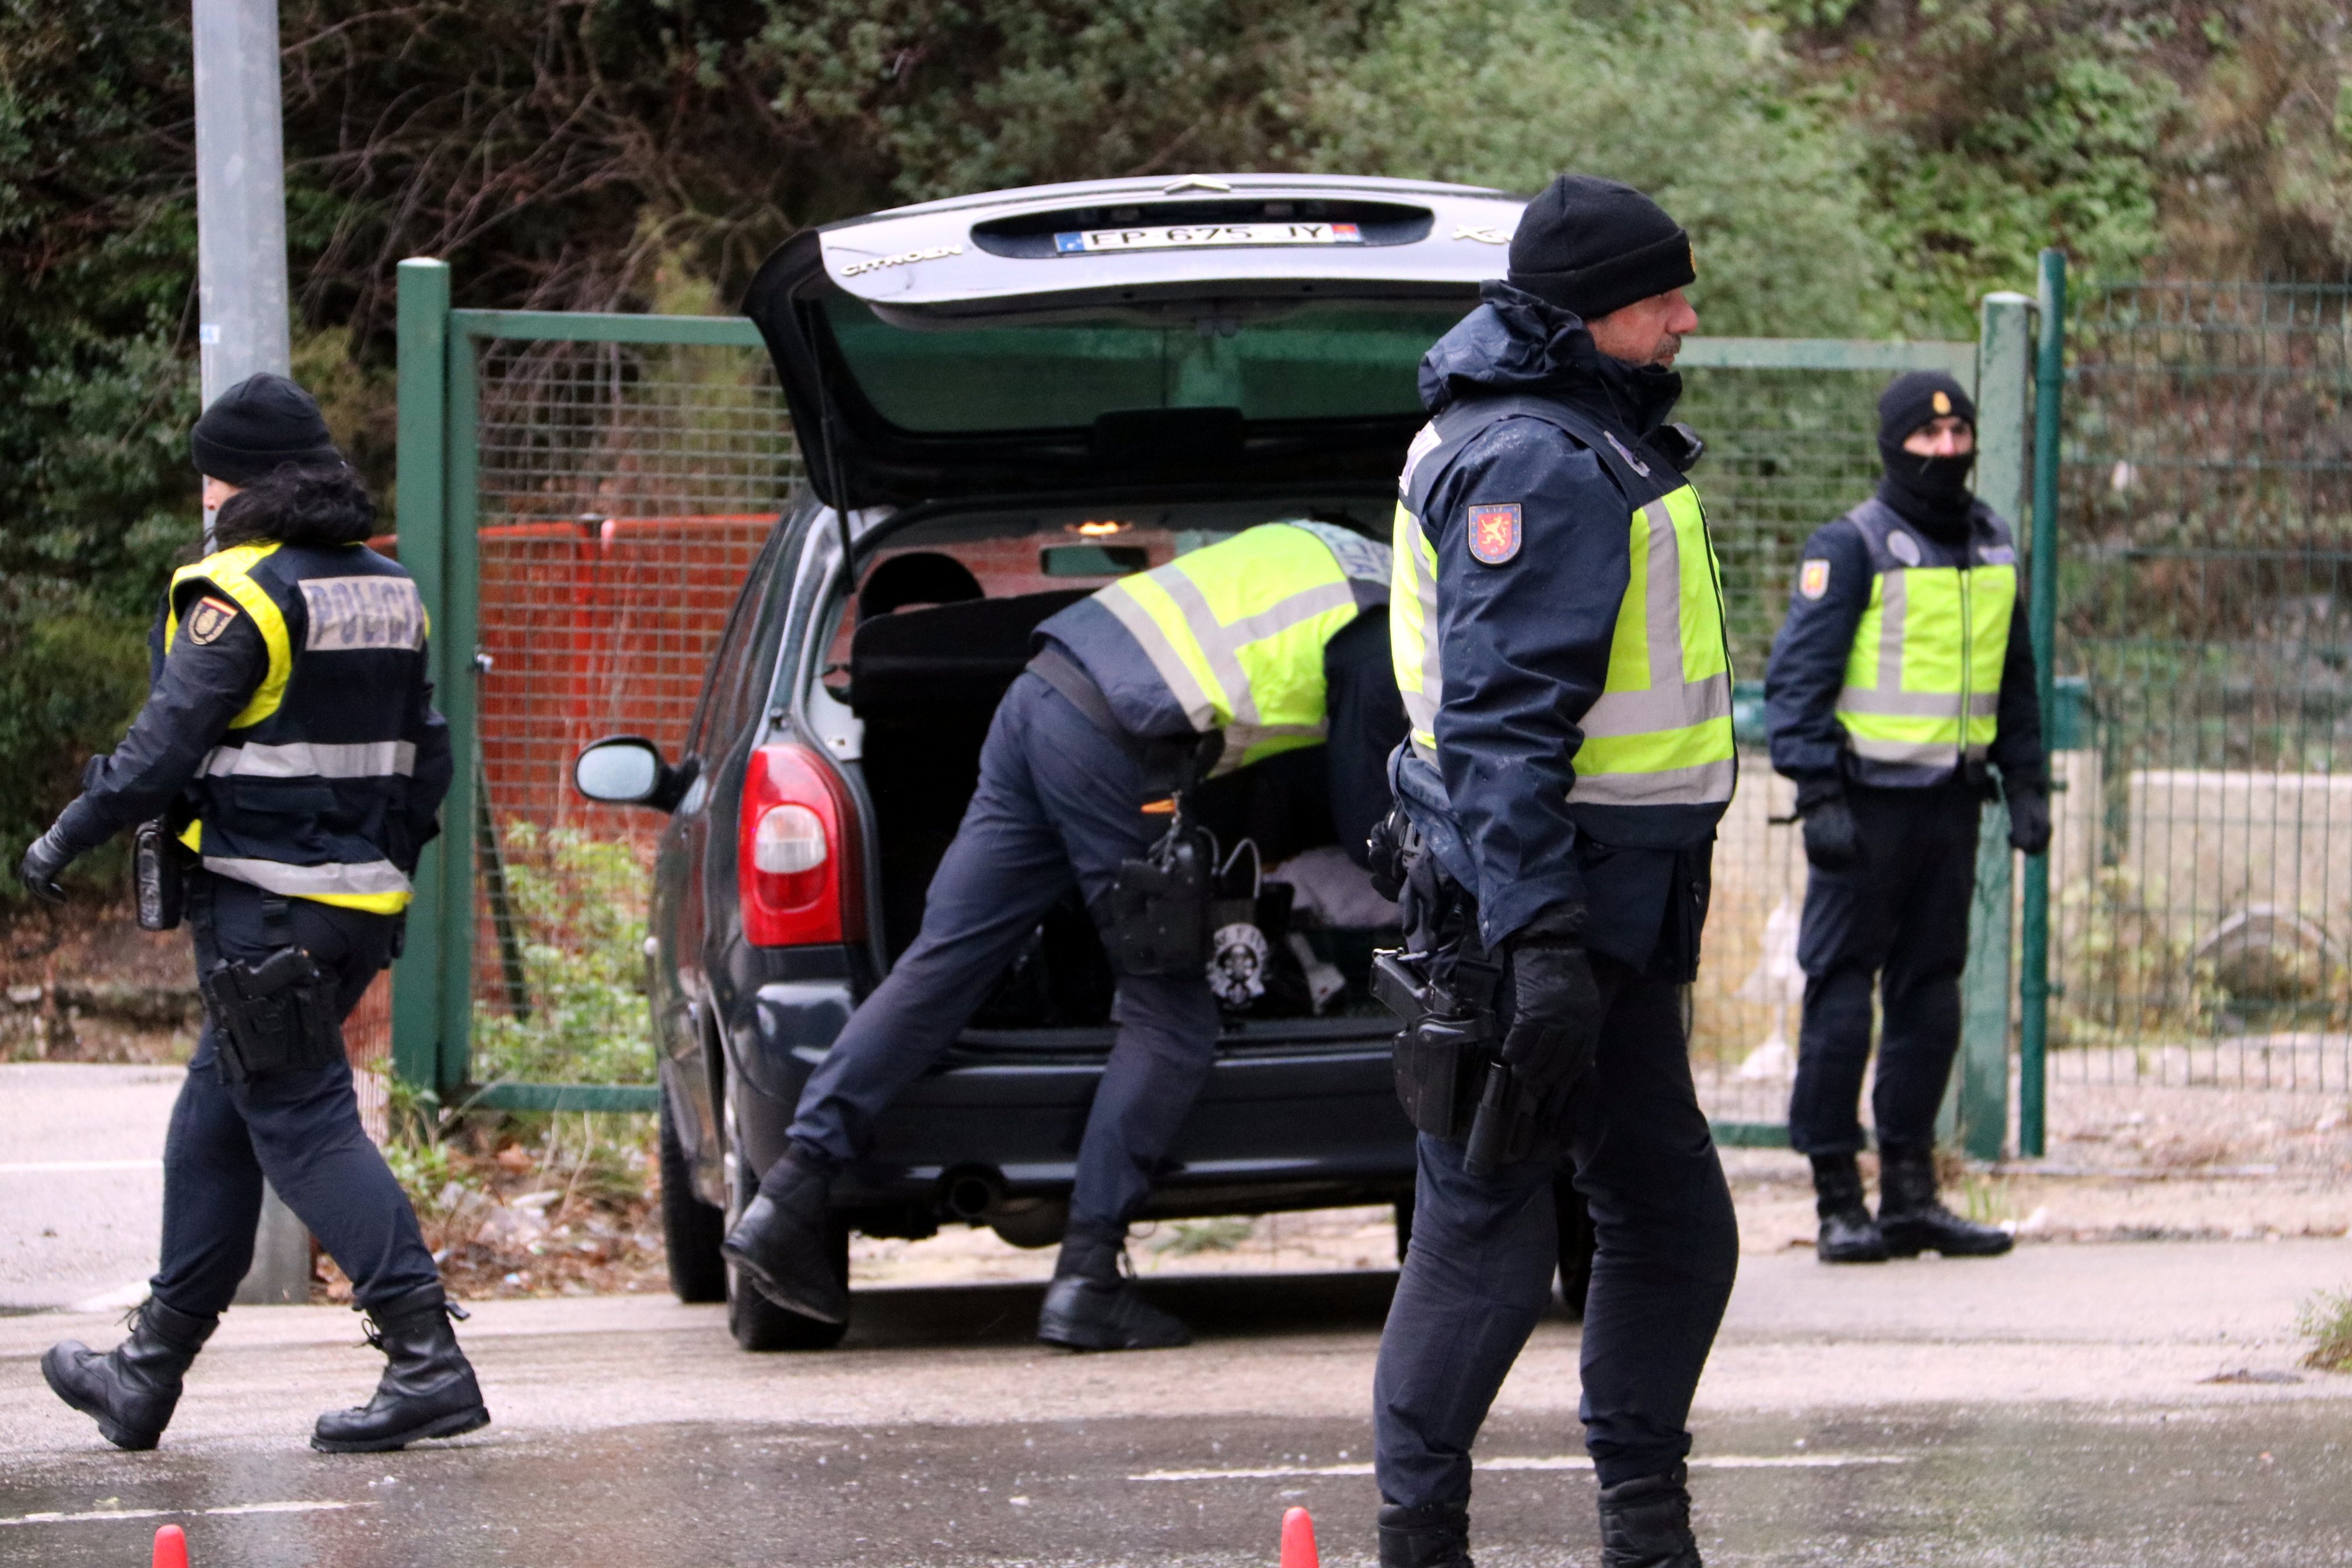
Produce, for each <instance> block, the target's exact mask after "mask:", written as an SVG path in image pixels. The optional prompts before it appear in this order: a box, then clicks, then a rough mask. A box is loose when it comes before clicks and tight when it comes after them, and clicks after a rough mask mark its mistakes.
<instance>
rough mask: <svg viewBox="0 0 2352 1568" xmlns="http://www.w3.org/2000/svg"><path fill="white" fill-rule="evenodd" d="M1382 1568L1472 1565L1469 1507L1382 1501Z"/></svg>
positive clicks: (1453, 1503) (1443, 1567)
mask: <svg viewBox="0 0 2352 1568" xmlns="http://www.w3.org/2000/svg"><path fill="white" fill-rule="evenodd" d="M1381 1568H1471V1563H1470V1510H1468V1509H1467V1508H1465V1507H1464V1506H1463V1505H1462V1504H1460V1503H1458V1502H1433V1503H1429V1504H1426V1505H1424V1506H1423V1507H1421V1508H1401V1507H1399V1506H1398V1505H1396V1504H1395V1503H1382V1504H1381Z"/></svg>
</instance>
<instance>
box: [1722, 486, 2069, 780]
mask: <svg viewBox="0 0 2352 1568" xmlns="http://www.w3.org/2000/svg"><path fill="white" fill-rule="evenodd" d="M1878 499H1879V500H1882V501H1885V503H1886V504H1887V505H1888V506H1890V507H1893V508H1894V509H1895V512H1896V514H1897V515H1898V516H1901V517H1903V519H1904V521H1906V522H1908V523H1910V524H1911V525H1912V527H1913V529H1914V530H1915V531H1917V532H1918V533H1919V534H1920V536H1921V537H1922V538H1924V539H1926V540H1927V542H1928V546H1929V548H1930V549H1931V550H1935V551H1937V561H1936V562H1934V563H1931V564H1936V563H1942V562H1943V560H1944V557H1945V555H1947V554H1950V555H1951V556H1952V559H1953V560H1955V561H1957V560H1958V553H1957V551H1958V547H1957V546H1949V545H1947V544H1946V543H1945V542H1943V541H1942V540H1939V539H1938V538H1937V537H1936V535H1935V532H1934V531H1933V529H1932V527H1931V526H1930V525H1929V524H1927V523H1923V522H1922V521H1920V520H1918V519H1916V518H1913V517H1911V516H1910V515H1908V514H1907V513H1906V512H1905V511H1904V509H1903V507H1902V505H1901V499H1902V498H1901V497H1900V496H1899V495H1898V494H1897V493H1896V492H1895V490H1894V489H1893V488H1892V487H1886V488H1885V489H1882V490H1881V491H1880V494H1879V498H1878ZM1978 505H1979V507H1981V506H1982V505H1983V503H1982V502H1979V503H1978ZM1988 515H1990V514H1988ZM1799 559H1800V560H1801V561H1826V562H1828V563H1829V584H1828V586H1827V587H1826V588H1825V589H1823V591H1822V596H1821V597H1820V598H1818V599H1808V598H1806V597H1805V595H1804V594H1803V592H1802V591H1801V583H1802V580H1803V579H1802V574H1799V578H1798V581H1797V582H1795V583H1792V584H1790V589H1789V618H1788V619H1787V620H1785V621H1783V622H1781V623H1780V634H1779V635H1778V636H1777V637H1774V638H1773V640H1772V658H1771V661H1770V663H1769V665H1767V666H1766V668H1765V677H1764V727H1765V731H1766V733H1767V735H1768V736H1769V738H1770V742H1771V747H1772V768H1773V771H1774V772H1776V773H1785V774H1787V775H1788V776H1789V777H1790V778H1792V779H1794V780H1796V782H1797V789H1798V797H1797V798H1798V804H1799V805H1801V806H1809V805H1811V803H1812V802H1813V801H1815V800H1818V799H1819V798H1821V797H1822V795H1826V794H1831V793H1833V792H1834V791H1836V790H1838V789H1840V788H1843V786H1844V785H1845V784H1847V783H1850V782H1852V781H1851V779H1850V777H1849V776H1848V775H1849V771H1850V764H1851V758H1852V753H1851V752H1848V751H1847V749H1846V737H1845V726H1844V725H1843V724H1841V723H1839V722H1838V717H1837V700H1838V693H1839V692H1841V691H1843V690H1844V689H1845V671H1846V665H1847V662H1848V659H1849V658H1850V656H1851V655H1852V654H1853V634H1854V629H1855V628H1856V627H1857V626H1860V625H1861V624H1862V616H1863V612H1864V611H1865V610H1867V609H1868V608H1869V607H1870V580H1871V567H1870V550H1869V547H1868V546H1867V545H1865V544H1864V542H1863V540H1862V535H1861V534H1860V533H1858V532H1856V531H1854V528H1853V525H1852V524H1850V523H1848V522H1847V521H1845V520H1844V519H1843V518H1840V519H1838V521H1835V522H1831V523H1825V524H1823V525H1822V527H1821V528H1819V529H1817V530H1815V531H1814V532H1813V536H1812V537H1811V539H1808V540H1807V541H1805V548H1804V550H1803V552H1801V555H1800V556H1799ZM2024 589H2025V577H2024V574H2023V573H2022V572H2021V573H2020V574H2018V597H2017V611H2016V614H2015V616H2014V617H2013V618H2012V619H2011V622H2010V629H2009V649H2008V654H2007V657H2006V658H2004V660H2003V661H2002V664H2001V671H2000V710H1999V712H1998V717H1997V721H1996V722H1997V728H1996V731H1995V733H1994V736H1993V742H1992V744H1991V746H1990V748H1988V751H1987V756H1988V758H1989V760H1990V762H1991V763H1993V765H1994V766H1996V767H1998V768H2000V774H2001V779H2002V781H2003V783H2005V784H2009V785H2010V786H2011V787H2012V788H2014V787H2017V786H2020V785H2024V786H2028V787H2037V788H2039V787H2046V784H2047V777H2048V770H2047V767H2046V765H2045V763H2044V761H2043V756H2042V706H2041V702H2040V700H2039V698H2038V696H2037V694H2036V691H2035V689H2034V668H2033V640H2032V637H2029V636H2028V635H2027V632H2026V625H2025V592H2024ZM1913 771H1914V772H1916V773H1918V774H1919V778H1918V780H1917V784H1918V786H1919V787H1933V786H1934V785H1937V784H1947V783H1949V782H1951V780H1952V779H1953V778H1954V777H1956V776H1958V773H1959V770H1958V769H1953V770H1946V771H1944V772H1941V773H1933V772H1930V771H1929V770H1926V769H1916V770H1913ZM1892 782H1895V783H1897V784H1909V783H1910V781H1909V780H1907V779H1898V780H1895V781H1892Z"/></svg>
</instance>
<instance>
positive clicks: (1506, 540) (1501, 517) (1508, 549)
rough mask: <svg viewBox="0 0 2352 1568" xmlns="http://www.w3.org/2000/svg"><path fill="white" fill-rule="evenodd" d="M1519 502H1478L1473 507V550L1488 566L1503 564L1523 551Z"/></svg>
mask: <svg viewBox="0 0 2352 1568" xmlns="http://www.w3.org/2000/svg"><path fill="white" fill-rule="evenodd" d="M1520 535H1521V529H1520V524H1519V503H1518V502H1517V501H1509V502H1507V503H1505V504H1502V505H1499V506H1474V507H1472V508H1471V509H1470V553H1471V555H1472V556H1473V557H1474V558H1475V559H1476V560H1478V561H1480V562H1482V563H1485V564H1486V565H1488V566H1500V565H1502V564H1503V563H1505V562H1507V561H1508V560H1510V559H1511V558H1512V557H1513V556H1515V555H1517V553H1518V552H1519V539H1520Z"/></svg>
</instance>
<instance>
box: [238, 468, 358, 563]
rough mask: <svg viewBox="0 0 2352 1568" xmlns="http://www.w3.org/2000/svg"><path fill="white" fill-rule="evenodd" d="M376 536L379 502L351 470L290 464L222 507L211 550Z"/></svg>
mask: <svg viewBox="0 0 2352 1568" xmlns="http://www.w3.org/2000/svg"><path fill="white" fill-rule="evenodd" d="M374 531H375V501H374V500H373V498H371V497H370V496H369V494H368V492H367V486H366V485H364V484H362V482H361V481H360V477H359V475H357V474H356V473H353V472H352V469H351V468H348V467H347V466H345V465H343V464H341V463H336V464H332V465H328V464H307V465H298V464H292V463H289V464H287V465H285V466H284V467H282V468H277V469H274V470H272V471H271V472H269V473H268V474H265V475H263V476H262V477H261V478H260V479H256V480H254V481H253V483H251V484H249V485H247V486H246V487H245V488H244V489H240V490H238V491H237V492H236V494H235V495H233V496H231V497H229V498H228V500H226V501H224V502H222V503H221V509H220V513H219V515H218V517H217V518H216V519H215V521H214V524H213V547H214V548H215V549H216V550H226V549H228V548H229V547H230V546H231V545H236V544H250V543H252V542H256V541H257V540H268V539H274V540H277V541H278V542H281V543H285V544H357V543H359V542H362V540H364V539H366V538H367V537H368V536H369V535H370V534H372V533H373V532H374Z"/></svg>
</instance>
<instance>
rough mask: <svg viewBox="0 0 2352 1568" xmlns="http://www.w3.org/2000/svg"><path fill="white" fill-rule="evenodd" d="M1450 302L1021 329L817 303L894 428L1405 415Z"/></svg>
mask: <svg viewBox="0 0 2352 1568" xmlns="http://www.w3.org/2000/svg"><path fill="white" fill-rule="evenodd" d="M1464 311H1465V307H1464V306H1463V305H1462V304H1461V303H1460V302H1458V301H1453V300H1446V301H1433V300H1396V301H1392V302H1390V301H1381V300H1350V301H1348V302H1346V303H1340V302H1338V301H1334V302H1331V303H1328V304H1323V303H1305V304H1298V305H1284V306H1281V307H1279V308H1278V309H1270V308H1269V307H1268V306H1266V305H1265V303H1264V302H1262V301H1248V302H1245V303H1243V302H1235V303H1234V304H1232V305H1230V306H1229V305H1227V304H1224V303H1221V302H1218V301H1204V300H1193V301H1188V302H1186V303H1185V304H1184V305H1182V306H1181V307H1168V308H1165V309H1164V310H1152V311H1145V310H1139V309H1132V308H1129V309H1122V310H1116V311H1114V310H1105V311H1104V312H1103V313H1102V314H1101V315H1099V316H1098V317H1088V316H1073V315H1069V314H1060V313H1057V314H1056V315H1055V316H1054V318H1053V319H1052V320H1051V321H1040V322H1038V323H1035V324H1034V325H1006V324H1003V323H1001V322H1000V323H995V324H991V325H988V326H977V327H948V328H941V327H933V326H930V325H928V324H926V325H925V326H924V327H922V328H920V329H914V328H908V327H900V326H895V325H893V324H891V323H890V322H888V321H884V320H882V319H881V318H880V317H879V316H877V315H876V314H875V313H874V311H873V310H871V309H870V308H869V307H867V306H866V304H865V303H864V302H863V301H860V300H853V299H850V298H847V297H845V296H841V295H835V296H832V297H830V298H828V299H827V300H826V301H825V312H826V317H827V321H828V322H829V324H830V325H831V327H832V329H833V335H834V340H835V342H836V343H838V344H839V345H840V348H841V352H842V354H843V357H844V358H845V359H846V360H847V362H848V364H849V370H850V374H851V376H852V378H853V379H855V380H856V383H857V384H858V386H859V388H860V389H861V390H863V392H864V393H865V395H866V400H867V401H868V402H870V403H871V404H872V405H874V407H875V409H876V410H877V412H878V413H880V414H881V416H883V417H884V418H885V419H887V420H888V421H889V422H890V423H891V424H893V425H896V426H899V427H900V428H902V429H906V430H916V431H924V432H931V433H978V432H983V431H997V430H1056V429H1074V428H1082V427H1084V426H1089V425H1092V424H1093V423H1094V421H1095V419H1096V417H1097V416H1100V415H1104V414H1111V413H1118V412H1124V411H1128V410H1135V409H1158V408H1234V409H1239V410H1240V411H1241V415H1242V416H1243V417H1244V419H1249V420H1280V419H1333V418H1340V419H1346V418H1365V417H1373V416H1383V415H1404V416H1410V415H1415V414H1418V413H1420V411H1421V399H1420V396H1419V395H1418V393H1417V392H1416V391H1415V377H1416V374H1417V372H1418V371H1419V368H1420V365H1421V356H1422V355H1423V354H1424V353H1427V352H1428V351H1429V346H1430V344H1432V343H1433V342H1436V341H1437V340H1438V339H1439V338H1441V337H1443V336H1444V334H1445V333H1446V331H1448V330H1450V329H1451V328H1452V327H1453V326H1454V323H1455V322H1456V321H1460V320H1461V319H1462V317H1463V314H1464Z"/></svg>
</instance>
